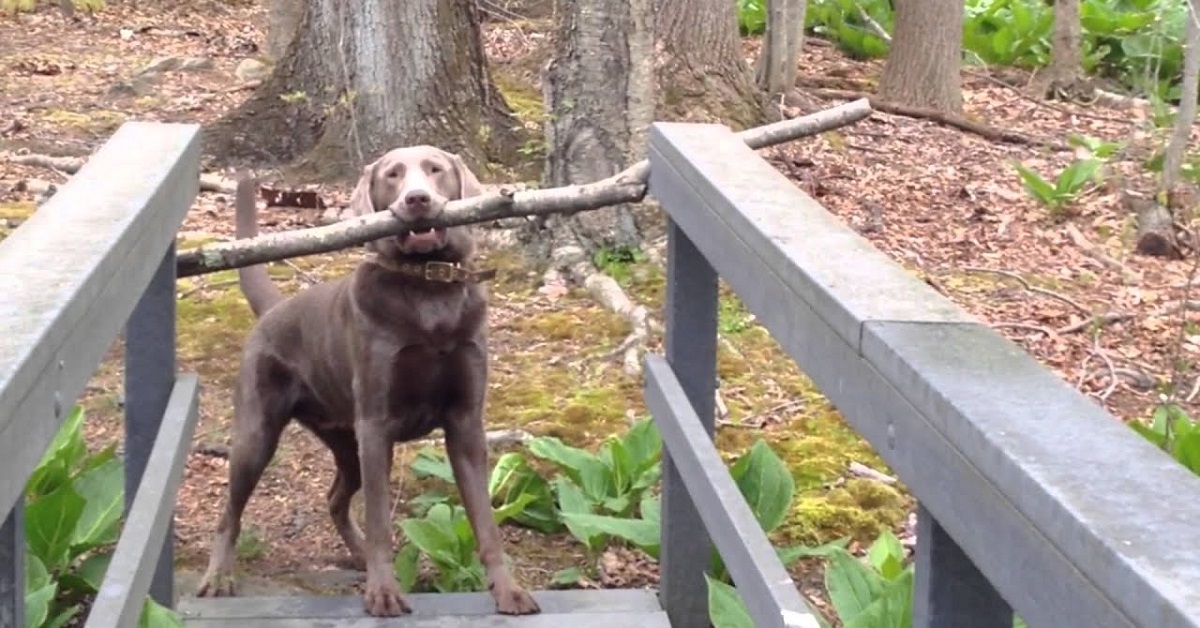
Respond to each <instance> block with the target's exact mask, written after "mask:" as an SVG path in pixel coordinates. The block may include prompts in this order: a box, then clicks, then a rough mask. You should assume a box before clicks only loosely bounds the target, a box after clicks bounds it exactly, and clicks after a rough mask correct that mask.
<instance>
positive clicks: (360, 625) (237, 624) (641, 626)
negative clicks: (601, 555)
mask: <svg viewBox="0 0 1200 628" xmlns="http://www.w3.org/2000/svg"><path fill="white" fill-rule="evenodd" d="M360 612H361V611H360ZM185 625H186V626H188V628H260V627H261V628H393V627H395V626H404V627H405V628H565V627H567V626H569V627H570V628H613V627H614V626H626V627H628V628H671V622H670V621H669V620H668V619H667V614H666V612H664V611H658V612H656V613H594V612H593V613H568V614H554V615H547V614H540V615H525V616H521V617H516V616H512V615H496V614H493V615H409V616H406V617H400V618H395V617H389V618H384V617H365V616H358V617H347V618H343V619H321V620H313V619H224V620H222V619H190V620H187V621H186V622H185Z"/></svg>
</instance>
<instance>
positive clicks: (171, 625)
mask: <svg viewBox="0 0 1200 628" xmlns="http://www.w3.org/2000/svg"><path fill="white" fill-rule="evenodd" d="M138 628H183V620H182V619H181V618H180V617H179V614H178V613H176V612H175V611H173V610H171V609H169V608H167V607H165V606H163V605H162V604H159V603H158V602H155V601H154V598H152V597H150V596H146V601H145V602H143V603H142V614H141V615H140V616H139V617H138Z"/></svg>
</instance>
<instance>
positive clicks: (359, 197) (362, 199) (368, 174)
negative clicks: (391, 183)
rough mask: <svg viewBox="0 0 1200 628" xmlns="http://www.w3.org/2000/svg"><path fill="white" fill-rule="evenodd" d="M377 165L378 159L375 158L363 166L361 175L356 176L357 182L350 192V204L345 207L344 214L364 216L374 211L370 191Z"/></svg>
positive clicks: (373, 202)
mask: <svg viewBox="0 0 1200 628" xmlns="http://www.w3.org/2000/svg"><path fill="white" fill-rule="evenodd" d="M378 165H379V160H376V161H373V162H371V163H369V164H367V165H365V166H363V171H362V176H360V177H359V178H358V184H357V185H355V186H354V192H352V193H351V194H350V205H349V206H348V207H347V208H346V210H347V211H346V214H349V215H350V216H366V215H367V214H373V213H375V201H374V200H372V194H371V192H372V191H373V189H374V187H375V170H376V168H377V166H378Z"/></svg>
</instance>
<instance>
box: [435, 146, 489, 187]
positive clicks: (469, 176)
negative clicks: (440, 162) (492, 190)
mask: <svg viewBox="0 0 1200 628" xmlns="http://www.w3.org/2000/svg"><path fill="white" fill-rule="evenodd" d="M442 152H443V153H446V158H447V159H449V160H450V163H451V164H453V165H454V172H455V174H457V175H458V198H470V197H472V196H479V195H480V194H483V187H482V186H481V185H480V184H479V179H478V178H477V177H476V176H475V173H474V172H471V169H470V168H468V167H467V164H466V162H464V161H463V159H462V157H459V156H458V154H457V153H451V152H447V151H442Z"/></svg>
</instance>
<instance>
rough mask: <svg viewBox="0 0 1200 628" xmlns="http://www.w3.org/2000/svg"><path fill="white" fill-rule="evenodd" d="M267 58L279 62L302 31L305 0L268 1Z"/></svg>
mask: <svg viewBox="0 0 1200 628" xmlns="http://www.w3.org/2000/svg"><path fill="white" fill-rule="evenodd" d="M265 4H266V5H267V56H268V57H271V60H272V61H279V60H280V59H282V58H283V56H284V54H286V53H287V49H288V46H289V45H291V43H292V40H293V39H295V38H296V33H297V32H298V31H299V30H300V22H301V21H302V20H303V19H304V8H305V7H304V0H266V2H265Z"/></svg>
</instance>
